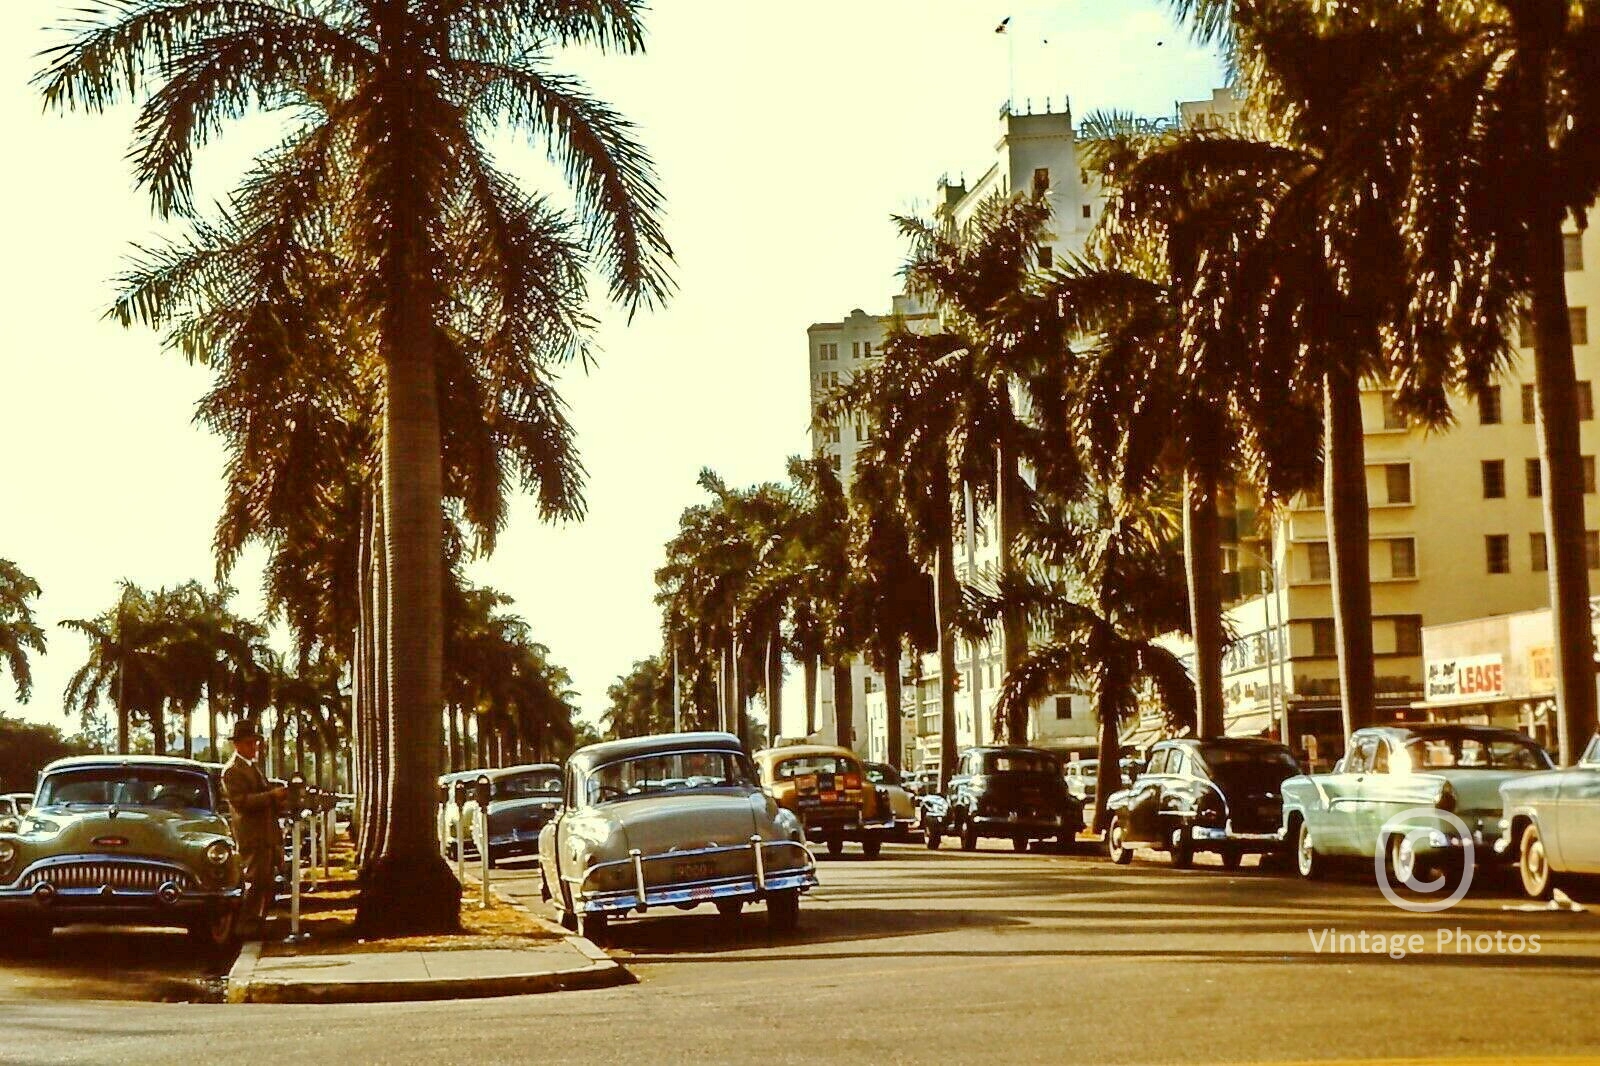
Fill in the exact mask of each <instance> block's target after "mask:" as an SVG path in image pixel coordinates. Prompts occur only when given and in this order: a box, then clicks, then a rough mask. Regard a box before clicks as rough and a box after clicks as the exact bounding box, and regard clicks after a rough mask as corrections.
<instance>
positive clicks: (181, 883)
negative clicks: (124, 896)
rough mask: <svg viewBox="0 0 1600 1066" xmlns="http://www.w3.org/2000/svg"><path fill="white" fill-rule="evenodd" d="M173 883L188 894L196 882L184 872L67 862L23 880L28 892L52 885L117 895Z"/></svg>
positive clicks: (133, 865)
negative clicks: (108, 892) (112, 892)
mask: <svg viewBox="0 0 1600 1066" xmlns="http://www.w3.org/2000/svg"><path fill="white" fill-rule="evenodd" d="M168 881H171V882H173V883H175V884H176V885H177V886H178V887H179V888H180V889H183V890H185V891H188V890H189V889H191V888H192V887H193V886H194V882H193V880H192V879H191V878H190V877H189V876H188V875H187V874H185V873H183V872H182V871H181V870H174V869H171V868H170V867H166V866H155V865H152V864H150V863H123V862H66V863H59V864H57V865H55V866H47V867H45V868H43V869H40V870H34V871H32V872H31V873H29V874H28V875H27V876H26V877H24V878H23V879H22V884H23V886H24V887H25V888H33V887H35V886H36V885H41V884H45V883H47V882H48V883H49V884H50V886H51V887H52V888H104V887H105V886H107V885H109V886H111V888H112V890H113V891H117V892H154V891H155V890H156V889H158V888H160V887H161V886H162V885H163V884H165V883H167V882H168Z"/></svg>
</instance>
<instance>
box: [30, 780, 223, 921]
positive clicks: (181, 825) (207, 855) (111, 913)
mask: <svg viewBox="0 0 1600 1066" xmlns="http://www.w3.org/2000/svg"><path fill="white" fill-rule="evenodd" d="M241 876H242V874H241V871H240V866H239V859H238V855H237V850H236V848H235V846H234V841H233V835H232V832H231V831H230V829H229V827H228V823H227V821H226V819H225V818H224V817H223V815H222V813H221V803H220V800H219V797H218V795H217V793H216V791H215V786H214V784H213V782H212V778H211V775H210V774H209V773H208V772H207V770H206V767H205V766H204V765H203V764H201V763H198V762H193V761H191V760H188V759H172V758H164V757H157V756H136V755H85V756H77V757H74V758H70V759H61V760H58V761H56V762H53V763H51V764H50V765H49V766H47V767H45V769H44V772H43V774H42V775H41V776H40V780H39V792H38V797H37V802H36V803H35V804H34V805H33V807H32V809H31V810H29V811H28V813H27V815H26V816H25V817H24V818H23V820H22V824H21V826H20V827H19V830H18V831H17V832H15V833H5V834H0V926H4V927H5V928H6V929H7V930H8V931H9V932H10V933H12V934H15V935H17V936H19V937H22V938H30V937H37V936H40V935H45V934H48V933H49V932H50V930H51V929H53V928H55V927H58V926H63V925H71V924H76V923H83V922H91V923H96V924H112V925H154V926H176V927H179V928H183V929H186V930H188V932H189V934H190V937H191V938H192V939H193V940H194V941H195V942H196V943H197V944H198V945H199V946H201V947H203V948H205V949H206V950H208V951H221V950H225V949H227V948H228V947H229V946H230V945H231V944H232V942H233V935H234V934H233V930H234V918H235V916H236V914H237V912H238V908H239V902H240V899H241V894H242V885H241Z"/></svg>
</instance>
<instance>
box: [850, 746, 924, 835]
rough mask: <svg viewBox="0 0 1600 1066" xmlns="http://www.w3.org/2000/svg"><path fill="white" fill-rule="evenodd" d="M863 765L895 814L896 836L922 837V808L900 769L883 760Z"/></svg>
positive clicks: (881, 798) (868, 777) (880, 797)
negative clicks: (906, 784)
mask: <svg viewBox="0 0 1600 1066" xmlns="http://www.w3.org/2000/svg"><path fill="white" fill-rule="evenodd" d="M861 767H862V769H863V770H864V771H865V772H866V775H867V780H868V781H871V782H872V785H873V787H874V788H876V789H877V790H878V798H879V799H880V800H882V801H883V802H884V803H885V804H887V805H888V809H889V813H890V814H892V815H893V816H894V838H895V839H896V840H914V839H920V838H921V836H922V826H921V814H922V810H921V808H920V807H919V806H918V805H917V797H916V796H914V795H913V794H912V793H911V790H910V789H908V788H906V786H905V782H904V780H903V779H902V778H901V776H900V771H898V770H896V769H895V768H894V767H892V766H890V765H889V764H888V763H882V762H865V763H862V764H861Z"/></svg>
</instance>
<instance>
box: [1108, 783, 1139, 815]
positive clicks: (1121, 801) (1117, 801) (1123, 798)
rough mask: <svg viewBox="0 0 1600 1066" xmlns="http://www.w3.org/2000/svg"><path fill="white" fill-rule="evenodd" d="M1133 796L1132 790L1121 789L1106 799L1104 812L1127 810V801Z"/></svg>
mask: <svg viewBox="0 0 1600 1066" xmlns="http://www.w3.org/2000/svg"><path fill="white" fill-rule="evenodd" d="M1132 795H1133V789H1131V788H1121V789H1118V790H1117V791H1115V792H1113V793H1111V795H1109V796H1107V797H1106V811H1107V812H1110V811H1125V810H1127V809H1128V800H1129V799H1130V798H1131V797H1132Z"/></svg>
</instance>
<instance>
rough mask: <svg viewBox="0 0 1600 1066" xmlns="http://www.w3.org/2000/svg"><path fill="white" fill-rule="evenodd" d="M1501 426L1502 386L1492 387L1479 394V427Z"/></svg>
mask: <svg viewBox="0 0 1600 1066" xmlns="http://www.w3.org/2000/svg"><path fill="white" fill-rule="evenodd" d="M1499 424H1500V386H1499V385H1490V386H1489V387H1488V388H1487V389H1484V390H1483V391H1482V392H1480V393H1479V394H1478V425H1480V426H1498V425H1499Z"/></svg>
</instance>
